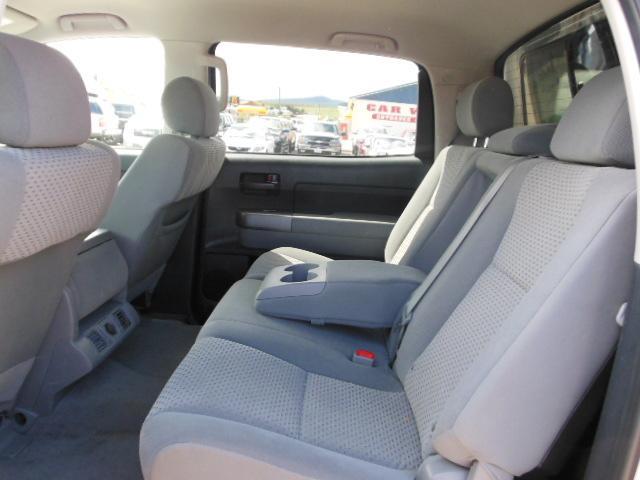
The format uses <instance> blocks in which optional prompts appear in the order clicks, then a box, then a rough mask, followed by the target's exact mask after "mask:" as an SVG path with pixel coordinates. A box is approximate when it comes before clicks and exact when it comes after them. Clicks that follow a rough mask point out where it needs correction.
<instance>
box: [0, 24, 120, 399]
mask: <svg viewBox="0 0 640 480" xmlns="http://www.w3.org/2000/svg"><path fill="white" fill-rule="evenodd" d="M0 104H2V108H1V109H0V143H1V144H4V145H2V146H0V219H2V221H1V222H0V308H1V310H2V313H0V338H2V339H3V343H2V348H1V349H0V411H2V410H6V409H8V408H10V407H11V406H12V403H13V401H14V399H15V397H16V394H17V392H18V390H19V389H20V386H21V385H22V383H23V381H24V379H25V376H26V375H27V373H28V372H29V370H30V368H31V365H32V363H33V361H34V358H35V357H36V355H37V353H38V350H39V348H40V345H41V343H42V341H43V339H44V336H45V334H46V332H47V329H48V327H49V325H50V323H51V321H52V319H53V315H54V313H55V309H56V307H57V306H58V302H59V301H60V298H61V296H62V290H63V288H64V286H65V284H66V283H67V280H68V279H69V276H70V274H71V268H72V265H73V262H74V259H75V256H76V253H77V251H78V250H79V248H80V245H81V243H82V239H83V237H84V236H85V235H86V234H87V233H89V232H90V231H91V230H93V229H94V228H95V227H96V226H97V224H98V223H99V222H100V220H101V219H102V217H103V216H104V214H105V212H106V210H107V208H108V205H109V203H110V202H111V199H112V197H113V194H114V191H115V188H116V185H117V182H118V177H119V174H120V161H119V159H118V156H117V155H116V154H115V152H114V151H113V150H112V149H111V148H109V147H107V146H105V145H102V144H100V143H97V142H89V141H87V140H88V138H89V134H90V131H91V120H90V113H89V101H88V97H87V92H86V90H85V87H84V84H83V82H82V79H81V78H80V75H79V74H78V72H77V71H76V69H75V68H74V67H73V65H72V64H71V62H70V61H69V60H68V59H67V58H66V57H65V56H64V55H62V54H61V53H59V52H57V51H55V50H53V49H51V48H49V47H47V46H45V45H42V44H39V43H36V42H32V41H30V40H25V39H22V38H19V37H13V36H9V35H5V34H0Z"/></svg>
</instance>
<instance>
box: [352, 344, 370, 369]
mask: <svg viewBox="0 0 640 480" xmlns="http://www.w3.org/2000/svg"><path fill="white" fill-rule="evenodd" d="M351 361H352V362H353V363H357V364H358V365H365V366H367V367H373V366H374V365H375V364H376V354H375V353H373V352H371V351H369V350H364V349H362V348H359V349H357V350H356V351H355V352H353V357H351Z"/></svg>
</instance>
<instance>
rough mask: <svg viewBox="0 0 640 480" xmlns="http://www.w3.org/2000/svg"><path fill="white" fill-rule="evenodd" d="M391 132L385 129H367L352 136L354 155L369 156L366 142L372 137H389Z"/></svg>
mask: <svg viewBox="0 0 640 480" xmlns="http://www.w3.org/2000/svg"><path fill="white" fill-rule="evenodd" d="M388 134H389V131H388V130H387V129H386V128H385V127H367V128H362V129H360V130H357V131H355V132H353V133H352V134H351V141H352V144H353V154H354V155H367V152H366V147H365V140H366V139H367V137H370V136H372V135H388Z"/></svg>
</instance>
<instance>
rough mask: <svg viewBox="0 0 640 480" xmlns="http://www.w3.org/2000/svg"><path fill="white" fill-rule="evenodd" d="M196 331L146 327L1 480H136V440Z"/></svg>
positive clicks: (162, 324)
mask: <svg viewBox="0 0 640 480" xmlns="http://www.w3.org/2000/svg"><path fill="white" fill-rule="evenodd" d="M198 330H199V328H198V327H194V326H190V325H185V324H182V323H179V322H176V321H170V320H143V322H142V324H141V325H140V326H139V327H138V328H137V329H136V330H135V331H134V332H133V333H132V334H131V337H130V338H129V339H127V341H126V342H125V343H124V344H123V345H122V346H121V347H120V349H118V350H117V351H116V352H115V353H114V354H113V355H112V356H111V357H110V358H109V359H108V360H106V361H105V362H104V363H103V364H102V365H100V367H98V368H97V369H96V370H95V371H94V372H92V373H91V374H89V375H88V376H87V377H85V378H84V379H82V380H80V381H79V382H78V383H77V384H76V385H75V386H74V387H73V388H72V389H71V390H70V391H69V393H68V394H67V395H66V396H65V397H64V398H63V399H62V400H61V402H60V403H59V404H58V406H57V407H56V410H55V412H54V413H53V414H52V415H51V416H49V417H45V418H41V419H39V420H38V421H37V422H36V423H35V425H34V426H33V428H32V429H31V430H30V432H29V433H28V434H27V435H26V438H24V439H21V440H22V441H23V442H24V443H25V444H26V446H25V447H24V448H23V449H22V451H21V452H20V453H19V454H18V455H17V456H16V457H15V458H13V459H11V460H0V479H4V478H7V479H9V478H10V479H14V480H32V479H33V480H36V479H37V480H42V479H56V480H58V479H60V480H67V479H69V480H80V479H82V480H110V479H118V480H129V479H131V480H134V479H135V480H139V479H141V478H142V473H141V472H140V465H139V460H138V435H139V432H140V427H141V425H142V422H143V420H144V418H145V416H146V415H147V412H148V411H149V409H150V408H151V406H152V404H153V402H154V401H155V399H156V397H157V396H158V394H159V393H160V390H161V389H162V387H163V386H164V384H165V382H166V381H167V379H168V378H169V376H170V375H171V373H172V372H173V370H174V369H175V367H176V366H177V365H178V363H179V362H180V360H181V359H182V358H183V357H184V355H185V354H186V353H187V351H188V350H189V348H190V347H191V345H192V344H193V342H194V341H195V337H196V335H197V334H198Z"/></svg>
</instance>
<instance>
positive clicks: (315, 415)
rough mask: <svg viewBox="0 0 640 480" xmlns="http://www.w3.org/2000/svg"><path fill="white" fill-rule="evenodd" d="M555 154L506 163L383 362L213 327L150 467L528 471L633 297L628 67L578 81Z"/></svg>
mask: <svg viewBox="0 0 640 480" xmlns="http://www.w3.org/2000/svg"><path fill="white" fill-rule="evenodd" d="M513 138H515V137H514V136H513V132H512V135H511V139H512V140H510V141H508V142H507V144H508V143H509V142H511V143H512V144H514V143H517V142H514V141H513ZM498 140H500V139H499V138H498ZM498 140H496V139H495V138H494V140H493V142H491V143H493V147H494V148H495V146H496V143H497V144H498V146H499V145H500V143H499V142H498ZM551 150H552V152H553V154H554V156H555V157H556V158H557V159H559V160H556V159H552V158H536V159H527V160H524V161H522V162H520V163H518V164H517V165H516V166H515V168H514V169H513V170H512V171H511V174H510V175H509V177H508V178H507V180H506V182H505V183H504V184H503V185H502V187H501V189H500V191H499V192H498V193H497V195H496V196H495V197H494V198H493V200H492V201H491V203H490V204H489V205H488V207H487V209H486V210H485V211H484V213H483V214H482V215H481V217H480V218H479V220H478V221H477V223H476V224H475V225H474V227H473V229H472V230H471V232H470V233H469V235H468V236H467V237H466V239H465V240H464V242H463V243H462V245H461V246H460V248H459V249H458V250H457V252H456V253H455V255H454V256H453V257H452V259H451V261H450V262H449V263H448V264H447V266H446V267H445V269H444V270H443V271H442V273H441V274H440V275H439V277H438V278H437V280H436V281H435V283H434V284H433V285H432V286H431V288H430V289H429V290H428V291H427V293H426V295H425V296H424V297H423V298H422V300H421V302H420V303H419V304H418V306H417V309H416V310H415V312H414V317H413V322H412V323H410V324H409V326H408V328H407V330H406V334H405V336H404V338H403V341H402V343H401V344H400V348H399V351H398V356H397V358H396V359H395V361H394V362H393V363H392V365H391V367H390V368H372V367H366V366H363V365H358V364H355V363H353V362H349V361H348V359H346V358H344V355H343V356H342V357H343V358H339V357H340V355H338V354H336V353H334V354H330V355H329V354H327V355H323V354H322V349H321V348H315V349H311V348H308V349H307V348H306V346H305V345H304V342H303V341H300V340H299V338H298V334H297V333H296V332H295V331H293V330H291V331H289V332H282V333H281V334H279V335H275V334H273V335H271V336H270V340H269V341H268V342H262V341H261V340H260V337H262V336H264V332H265V331H266V330H267V328H265V329H263V330H258V329H256V330H255V331H254V334H253V336H254V337H255V338H254V339H252V340H251V341H250V342H246V343H248V344H244V343H243V342H244V339H246V338H247V337H248V336H249V334H248V332H247V333H246V334H245V335H244V337H243V338H239V337H238V338H234V334H233V333H231V334H229V333H228V334H226V335H224V334H222V333H221V334H218V333H217V332H216V331H215V330H211V329H209V328H207V329H205V330H204V331H203V334H202V335H201V336H200V337H199V339H198V340H197V341H196V343H195V345H194V346H193V348H192V350H191V351H190V353H189V354H188V355H187V357H186V358H185V359H184V361H183V362H182V364H181V365H180V366H179V367H178V369H177V370H176V372H175V373H174V375H173V376H172V378H171V379H170V380H169V382H168V383H167V385H166V387H165V389H164V390H163V392H162V393H161V395H160V397H159V398H158V400H157V402H156V404H155V405H154V407H153V409H152V410H151V412H150V413H149V416H148V418H147V419H146V421H145V423H144V425H143V428H142V432H141V439H140V442H141V443H140V455H141V462H142V468H143V472H144V475H145V478H146V479H154V480H158V479H169V478H189V479H199V478H211V477H212V476H215V477H216V478H234V479H249V478H261V479H269V478H273V479H275V478H279V479H300V478H368V479H392V478H397V479H409V478H416V476H418V478H423V479H425V478H437V477H433V476H430V475H429V474H428V473H427V472H429V471H433V468H434V466H435V464H436V463H437V464H438V465H437V466H438V467H439V468H444V469H449V470H451V471H452V472H453V473H452V474H453V475H457V476H453V477H447V478H460V479H462V478H471V479H474V480H479V479H489V478H491V479H507V478H511V477H512V476H517V475H521V474H523V473H525V472H527V471H529V470H531V469H533V468H535V467H536V466H537V465H538V464H539V463H540V462H541V460H542V459H543V457H544V455H545V453H546V452H547V450H548V448H549V447H550V445H551V444H552V442H553V440H554V438H555V437H556V435H557V434H558V432H559V430H560V429H561V427H562V426H563V424H564V422H565V421H566V419H567V418H568V417H569V415H570V414H571V412H572V410H573V409H574V408H575V406H576V404H577V403H578V401H579V400H580V398H581V397H582V396H583V394H584V393H585V391H586V389H587V388H588V386H589V384H590V382H591V381H592V380H593V378H594V377H595V375H596V374H597V372H598V370H599V369H600V368H601V367H602V365H603V364H604V362H605V360H606V358H607V357H608V355H609V354H610V353H611V351H612V348H613V346H614V344H615V340H616V337H617V333H618V331H617V326H616V323H615V316H616V313H617V312H618V310H619V308H620V307H621V305H623V304H624V303H625V302H626V301H627V299H628V298H629V295H630V290H631V282H632V272H633V262H632V258H633V253H632V252H633V242H634V230H635V188H636V186H635V180H634V172H633V171H632V170H631V168H632V167H633V156H632V142H631V129H630V123H629V117H628V112H627V108H626V98H625V93H624V86H623V82H622V76H621V73H620V70H619V69H613V70H610V71H607V72H605V73H603V74H601V75H599V76H598V77H596V78H595V79H594V80H592V81H591V82H590V83H588V84H587V85H586V86H585V87H584V88H583V89H582V90H581V91H580V93H579V94H578V95H577V96H576V98H575V99H574V102H573V103H572V105H571V106H570V108H569V109H568V110H567V112H566V113H565V115H564V117H563V119H562V121H561V123H560V125H559V126H558V129H557V130H556V132H555V134H554V137H553V140H552V143H551ZM483 155H487V156H490V157H495V158H500V155H499V154H494V153H489V152H486V153H484V152H483ZM236 308H238V309H240V308H242V307H240V305H239V304H236ZM229 310H233V308H231V307H230V308H229ZM248 311H249V310H247V312H248ZM240 320H241V319H240ZM214 323H215V322H214ZM290 323H291V324H296V323H297V322H295V321H290ZM324 328H325V329H327V331H329V330H332V328H329V327H324ZM320 330H321V329H320V328H317V329H316V330H315V331H320ZM300 338H302V337H300ZM355 339H356V337H355V336H354V340H355ZM307 341H308V342H309V344H310V343H311V338H310V337H307ZM358 341H360V339H358ZM359 346H360V345H357V344H356V345H352V346H351V348H357V347H359ZM326 350H330V349H326ZM467 469H470V473H469V474H467Z"/></svg>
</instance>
